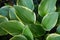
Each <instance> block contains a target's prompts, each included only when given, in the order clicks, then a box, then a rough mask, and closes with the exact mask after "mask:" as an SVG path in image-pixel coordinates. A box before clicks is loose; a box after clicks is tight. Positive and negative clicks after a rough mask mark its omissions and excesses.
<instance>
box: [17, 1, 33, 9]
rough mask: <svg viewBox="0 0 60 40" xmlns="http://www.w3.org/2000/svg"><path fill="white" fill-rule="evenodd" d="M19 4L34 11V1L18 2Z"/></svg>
mask: <svg viewBox="0 0 60 40" xmlns="http://www.w3.org/2000/svg"><path fill="white" fill-rule="evenodd" d="M17 4H18V5H21V6H25V7H27V8H30V9H31V10H33V9H34V4H33V0H17Z"/></svg>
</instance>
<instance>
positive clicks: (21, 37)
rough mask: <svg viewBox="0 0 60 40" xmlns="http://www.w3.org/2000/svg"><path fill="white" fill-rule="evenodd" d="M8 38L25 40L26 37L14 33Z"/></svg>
mask: <svg viewBox="0 0 60 40" xmlns="http://www.w3.org/2000/svg"><path fill="white" fill-rule="evenodd" d="M10 40H27V38H26V37H25V36H24V35H16V36H14V37H12V38H11V39H10Z"/></svg>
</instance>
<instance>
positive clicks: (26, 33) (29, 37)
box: [22, 26, 34, 40]
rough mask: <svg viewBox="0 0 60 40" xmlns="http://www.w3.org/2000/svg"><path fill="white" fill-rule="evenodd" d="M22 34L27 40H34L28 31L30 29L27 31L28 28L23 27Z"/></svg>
mask: <svg viewBox="0 0 60 40" xmlns="http://www.w3.org/2000/svg"><path fill="white" fill-rule="evenodd" d="M22 34H23V35H25V36H26V37H27V39H28V40H34V39H33V34H32V32H31V31H30V29H29V27H28V26H25V28H24V30H23V32H22Z"/></svg>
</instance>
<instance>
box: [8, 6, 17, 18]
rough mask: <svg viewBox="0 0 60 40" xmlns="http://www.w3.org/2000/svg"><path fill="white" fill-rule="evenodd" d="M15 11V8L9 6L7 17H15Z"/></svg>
mask: <svg viewBox="0 0 60 40" xmlns="http://www.w3.org/2000/svg"><path fill="white" fill-rule="evenodd" d="M15 13H16V12H15V8H13V7H10V8H9V17H10V19H17V18H16V15H15Z"/></svg>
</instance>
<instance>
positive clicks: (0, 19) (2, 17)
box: [0, 15, 8, 36]
mask: <svg viewBox="0 0 60 40" xmlns="http://www.w3.org/2000/svg"><path fill="white" fill-rule="evenodd" d="M7 21H8V19H7V18H6V17H4V16H1V15H0V24H1V23H2V22H7ZM7 34H8V33H7V32H6V31H4V30H3V29H1V28H0V36H2V35H7Z"/></svg>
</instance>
